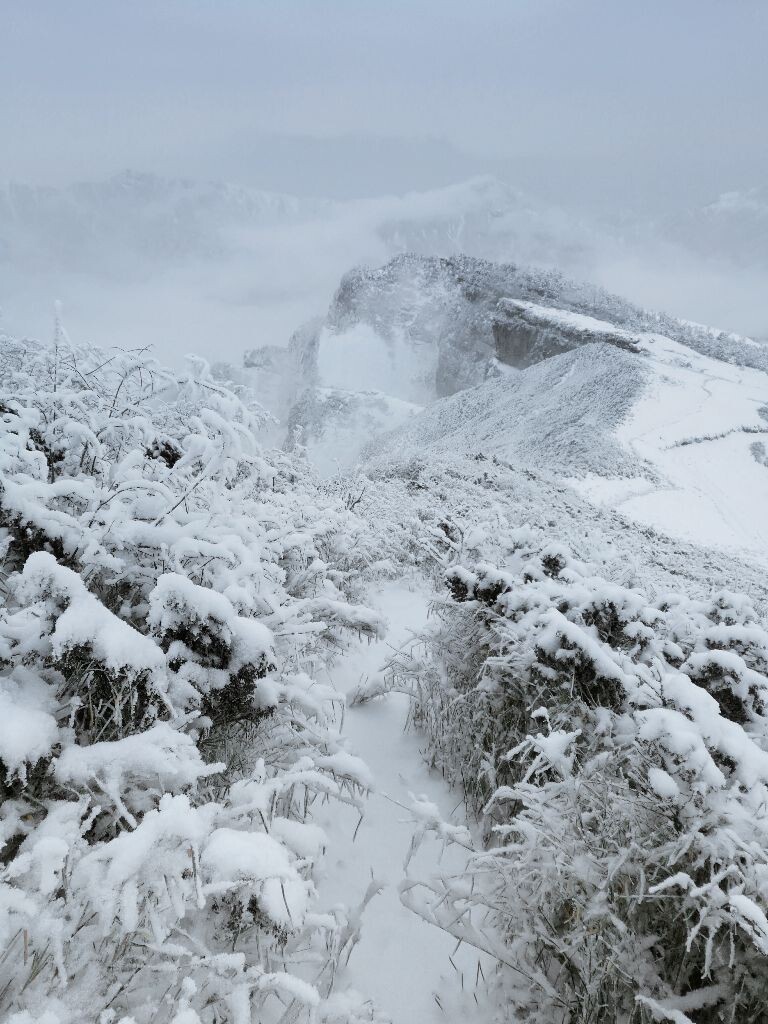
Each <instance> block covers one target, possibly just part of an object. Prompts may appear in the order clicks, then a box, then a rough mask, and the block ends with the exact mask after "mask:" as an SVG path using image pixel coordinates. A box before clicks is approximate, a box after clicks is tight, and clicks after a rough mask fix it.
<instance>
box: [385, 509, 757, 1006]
mask: <svg viewBox="0 0 768 1024" xmlns="http://www.w3.org/2000/svg"><path fill="white" fill-rule="evenodd" d="M512 540H513V543H512V545H511V548H510V551H509V552H508V555H507V558H506V559H505V560H504V564H503V567H501V568H500V567H498V566H497V565H495V564H492V563H490V562H482V561H476V562H474V563H473V564H463V565H462V564H457V565H455V566H454V567H453V568H452V569H450V570H449V572H448V577H447V582H448V585H449V588H450V595H451V596H450V599H448V600H446V601H445V602H444V603H443V604H442V606H441V607H440V609H439V612H440V624H439V626H438V628H437V629H436V631H435V632H434V634H433V636H432V638H431V640H430V642H429V647H430V651H431V658H430V659H427V660H426V661H425V659H421V660H419V659H416V658H414V657H413V656H408V657H404V658H402V659H401V660H400V663H399V664H396V666H395V668H394V670H393V672H394V677H393V680H392V685H402V686H410V687H411V690H412V692H413V693H414V694H415V696H416V709H415V714H416V719H417V722H418V723H420V724H421V725H422V726H424V727H425V728H426V730H427V732H428V735H429V738H430V744H431V756H432V758H433V761H434V763H435V764H437V765H438V766H439V767H440V768H441V769H442V770H443V772H444V773H445V774H446V775H447V776H448V777H449V778H450V779H451V780H452V781H454V782H457V783H460V784H463V786H464V789H465V792H466V793H467V796H468V799H469V802H470V806H473V807H474V808H475V810H476V812H477V814H478V816H479V819H480V822H481V824H482V831H483V834H484V839H485V842H484V844H483V845H482V846H481V847H478V848H477V849H475V850H474V852H471V853H470V854H469V861H468V868H467V873H466V874H465V875H459V876H451V877H443V878H437V879H425V880H418V879H414V878H411V879H408V880H407V881H406V882H405V883H404V884H403V886H402V898H403V900H404V902H405V903H406V905H407V906H409V907H411V908H412V909H413V910H414V911H416V912H417V913H419V914H421V915H422V916H423V917H425V918H426V919H427V920H429V921H431V922H432V923H434V924H436V925H438V926H439V927H441V928H443V929H445V930H447V931H448V932H450V933H451V934H452V935H454V936H455V937H456V939H457V940H461V941H464V942H466V943H469V944H473V945H476V946H478V947H479V948H481V949H485V950H486V951H487V952H489V953H491V954H492V955H493V956H495V957H496V959H497V961H498V963H499V965H500V979H501V980H500V982H499V984H500V986H501V987H502V990H503V992H504V1003H505V1007H506V1009H505V1011H504V1012H505V1016H504V1019H505V1020H508V1019H511V1018H514V1019H516V1020H517V1019H519V1020H526V1021H531V1022H539V1024H553V1022H558V1021H559V1022H569V1024H575V1022H587V1021H590V1022H598V1021H603V1022H606V1024H607V1022H609V1021H611V1022H613V1021H625V1022H650V1021H661V1020H670V1021H675V1022H676V1024H690V1022H696V1024H715V1022H723V1021H729V1022H735V1021H746V1020H763V1019H764V1014H765V1006H766V1005H768V981H766V978H767V977H768V970H767V969H768V631H766V628H765V626H764V624H763V623H762V622H761V621H760V619H759V617H758V615H757V614H756V612H755V611H754V608H753V606H752V604H751V603H750V601H749V600H748V599H747V598H746V597H744V596H740V595H734V594H731V593H728V592H719V593H715V594H714V595H713V596H712V597H711V598H710V599H709V600H692V599H690V598H688V597H685V596H683V595H682V594H680V593H666V594H662V593H660V594H656V595H654V596H652V597H651V596H649V595H648V594H646V593H643V592H642V591H641V590H639V589H631V588H629V587H625V586H619V585H617V584H613V583H610V582H608V581H606V580H605V579H603V578H600V577H599V576H597V575H595V574H594V571H593V569H592V568H591V567H590V566H589V565H587V564H585V563H583V562H580V561H578V560H576V559H575V558H573V557H572V555H571V554H570V553H569V552H568V550H567V549H565V548H564V547H563V546H561V545H560V544H555V543H548V542H547V541H546V540H545V539H544V538H543V537H542V535H541V534H538V533H537V532H535V531H532V530H530V529H527V528H526V529H521V530H520V531H519V532H518V533H517V536H516V537H514V536H513V537H512ZM425 829H426V830H428V831H434V832H436V833H437V834H438V835H439V836H440V837H441V838H442V840H443V841H449V842H451V841H452V842H459V843H460V844H461V845H469V844H468V837H467V834H466V832H465V831H460V834H455V830H453V831H452V828H451V827H450V826H445V825H441V824H440V823H439V822H432V821H429V822H426V824H424V823H422V826H421V834H423V832H424V831H425Z"/></svg>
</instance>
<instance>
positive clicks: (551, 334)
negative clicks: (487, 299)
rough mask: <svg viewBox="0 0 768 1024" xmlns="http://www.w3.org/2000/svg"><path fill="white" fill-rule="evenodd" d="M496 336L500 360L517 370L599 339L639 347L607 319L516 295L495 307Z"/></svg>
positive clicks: (627, 348)
mask: <svg viewBox="0 0 768 1024" xmlns="http://www.w3.org/2000/svg"><path fill="white" fill-rule="evenodd" d="M493 338H494V342H495V347H496V358H497V359H498V360H499V362H500V363H504V364H505V365H507V366H514V367H516V368H517V369H518V370H522V369H525V367H527V366H533V364H534V363H540V362H541V361H542V360H543V359H550V358H551V357H552V356H558V355H562V353H564V352H570V351H571V350H572V349H575V348H580V347H581V346H582V345H593V344H596V343H598V342H603V343H604V344H608V345H615V346H616V348H621V349H624V350H625V351H626V352H634V353H637V352H639V351H640V348H639V347H638V345H637V341H636V339H635V337H634V336H633V335H632V334H630V333H629V332H628V331H623V330H622V329H621V328H620V327H614V326H613V324H609V323H606V322H605V321H604V320H595V319H594V317H589V316H585V315H584V314H583V313H570V312H566V311H565V310H562V309H551V308H549V307H546V306H537V305H536V304H535V303H533V302H521V301H519V300H516V299H502V300H501V301H500V302H499V304H498V306H497V307H496V316H495V317H494V320H493Z"/></svg>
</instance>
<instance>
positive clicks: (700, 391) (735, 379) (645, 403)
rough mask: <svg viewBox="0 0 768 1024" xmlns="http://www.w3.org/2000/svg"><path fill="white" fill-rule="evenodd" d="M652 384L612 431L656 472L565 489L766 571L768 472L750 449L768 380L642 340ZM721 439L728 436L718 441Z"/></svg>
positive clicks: (664, 342)
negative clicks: (757, 563)
mask: <svg viewBox="0 0 768 1024" xmlns="http://www.w3.org/2000/svg"><path fill="white" fill-rule="evenodd" d="M642 345H643V348H644V351H645V352H647V354H648V357H649V358H648V359H647V360H646V363H647V365H648V366H649V367H650V369H651V371H652V373H653V380H652V381H651V382H650V383H649V384H648V386H647V387H646V388H645V389H644V391H643V392H642V395H641V396H640V398H639V399H638V401H637V402H636V403H635V405H634V407H633V409H632V411H631V412H630V414H629V415H628V416H627V418H626V419H625V420H624V422H623V423H621V424H620V425H619V426H618V428H617V432H616V436H617V439H618V440H619V442H620V443H621V444H622V445H623V446H624V447H625V449H626V451H627V453H628V454H630V455H631V456H633V457H634V458H635V459H640V460H643V461H644V462H645V463H646V465H647V466H648V467H649V469H650V470H652V471H653V473H654V474H655V477H656V478H654V477H653V476H651V474H650V473H649V475H648V477H642V476H640V475H638V476H634V477H632V478H630V479H623V478H611V477H609V478H607V479H606V478H600V477H598V476H596V475H591V476H588V477H584V478H582V479H581V480H578V479H573V478H572V479H570V480H569V482H570V483H571V484H572V486H574V487H575V488H576V489H577V490H578V491H579V492H580V493H581V494H583V495H585V496H587V497H589V498H591V499H592V500H594V501H596V502H598V503H601V504H605V505H609V506H611V507H613V508H615V509H617V510H619V511H621V512H622V513H624V514H625V515H627V516H629V517H630V518H632V519H634V520H636V521H638V522H640V523H645V524H647V525H649V526H653V527H655V528H657V529H659V530H662V531H664V532H666V533H669V534H672V535H674V536H678V537H681V538H684V539H685V540H688V541H691V542H693V543H697V544H701V545H704V546H717V547H722V548H725V549H728V550H731V551H733V552H734V553H739V554H741V555H742V556H746V557H747V558H750V559H754V558H757V559H759V560H760V561H761V562H762V563H763V564H765V565H768V515H767V514H766V509H768V472H766V469H765V467H764V466H762V465H760V463H759V462H758V461H757V460H756V459H755V458H754V456H753V455H752V453H751V451H750V445H751V444H752V443H753V442H754V441H755V440H756V439H759V437H760V434H756V433H753V432H751V431H767V432H768V422H767V421H766V420H765V419H763V418H762V417H761V416H760V415H759V414H758V409H759V408H760V407H761V406H763V405H765V404H766V402H768V374H766V373H763V372H762V371H760V370H754V369H750V368H747V367H739V366H735V365H732V364H730V363H725V362H721V361H719V360H714V359H710V358H708V357H706V356H702V355H699V354H698V353H696V352H693V351H692V350H691V349H689V348H686V347H684V346H683V345H680V344H678V343H677V342H674V341H671V340H669V339H668V338H663V337H661V336H653V335H646V336H644V337H643V338H642ZM719 435H725V436H719Z"/></svg>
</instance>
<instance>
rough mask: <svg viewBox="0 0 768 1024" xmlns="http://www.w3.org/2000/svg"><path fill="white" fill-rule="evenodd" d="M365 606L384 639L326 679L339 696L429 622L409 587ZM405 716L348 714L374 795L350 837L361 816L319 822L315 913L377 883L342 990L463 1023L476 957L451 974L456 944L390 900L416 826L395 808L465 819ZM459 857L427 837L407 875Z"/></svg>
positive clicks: (392, 710)
mask: <svg viewBox="0 0 768 1024" xmlns="http://www.w3.org/2000/svg"><path fill="white" fill-rule="evenodd" d="M369 603H371V604H373V605H374V606H376V607H377V608H378V609H379V610H380V611H382V612H383V613H384V615H385V616H386V618H387V620H388V622H389V634H388V636H387V638H386V640H385V641H383V642H377V643H372V644H367V643H365V642H361V643H357V644H355V645H354V646H353V648H352V649H351V650H350V651H349V652H348V654H347V655H346V656H345V657H344V659H343V660H341V661H340V662H339V663H337V664H336V665H335V666H334V667H333V668H332V669H331V678H332V680H333V683H334V685H335V686H336V687H337V689H339V690H340V691H342V692H349V691H350V690H352V689H354V688H355V687H356V686H357V685H358V684H359V683H360V682H361V680H366V679H373V678H374V677H375V676H376V675H377V674H378V673H379V672H380V670H381V668H382V666H383V665H384V664H385V663H386V662H387V660H388V659H389V657H390V656H391V654H392V651H393V648H397V647H399V646H401V645H402V644H403V643H405V642H407V641H408V639H409V637H410V635H411V633H412V632H418V631H419V630H420V629H421V628H422V627H423V626H424V624H425V622H426V618H427V612H428V607H427V605H428V598H427V595H426V593H424V592H423V591H420V590H417V589H409V587H408V585H407V584H406V583H397V584H389V585H386V586H385V587H383V588H382V589H381V590H380V591H378V592H377V593H376V594H375V595H373V596H372V598H371V599H370V601H369ZM407 714H408V698H407V697H406V696H405V695H404V694H396V693H395V694H388V695H387V696H386V697H383V698H379V699H377V700H374V701H371V702H370V703H368V704H365V705H362V706H358V707H352V708H349V709H348V710H347V712H346V718H345V722H344V734H345V736H346V746H347V748H348V749H349V750H350V752H352V753H355V754H358V755H359V756H361V757H362V758H363V759H364V760H365V761H366V762H367V764H368V766H369V768H370V769H371V772H372V773H373V777H374V792H373V793H372V795H371V796H370V798H369V800H368V803H367V808H366V812H365V816H364V818H363V821H362V823H361V824H360V827H359V828H358V829H357V834H356V835H355V829H356V826H357V824H358V816H357V814H356V813H355V812H354V811H352V810H350V809H348V808H338V807H336V808H329V809H328V811H327V817H326V818H325V819H324V818H322V817H318V818H317V819H316V820H317V821H318V823H319V824H321V825H322V826H323V827H324V828H325V830H326V832H328V833H329V839H330V843H329V851H328V858H327V861H326V864H325V871H324V875H321V881H320V884H319V896H320V901H319V905H320V906H321V907H322V908H328V907H331V906H333V905H334V904H336V903H346V904H348V905H352V906H353V905H357V904H358V903H359V902H360V900H361V899H362V897H363V895H364V893H365V890H366V888H367V886H368V884H369V882H370V881H371V878H372V877H373V878H376V879H377V880H379V881H380V882H382V883H383V884H384V888H383V889H382V891H381V892H380V893H379V895H378V896H376V897H374V899H373V900H372V901H371V903H370V904H369V905H368V907H367V909H366V910H365V913H364V915H363V926H362V937H361V939H360V942H359V944H358V945H357V947H356V948H355V950H354V952H353V953H352V957H351V960H350V964H349V967H348V969H347V970H346V972H345V974H344V976H343V978H342V979H340V980H341V981H342V985H341V986H340V987H352V988H355V989H357V990H358V991H359V992H361V993H364V994H365V995H367V996H370V997H371V998H372V999H373V1000H374V1001H375V1003H376V1005H377V1008H378V1009H379V1010H380V1011H382V1012H384V1013H386V1014H388V1015H389V1016H390V1017H391V1018H392V1021H393V1024H430V1022H433V1021H435V1022H436V1021H440V1022H442V1024H446V1022H447V1021H456V1022H458V1021H470V1020H472V1017H473V1014H472V1011H473V1010H477V1007H476V1005H475V1000H474V997H473V996H472V989H473V988H474V984H475V976H476V972H477V954H476V953H473V952H472V951H471V950H468V949H465V948H464V947H462V948H461V949H460V950H459V952H458V953H457V954H455V955H453V957H452V959H453V962H454V964H455V965H456V969H454V967H453V966H452V964H451V960H450V959H449V956H450V955H451V954H452V953H453V950H454V947H455V945H456V943H455V941H454V940H453V939H452V938H451V937H449V936H448V935H446V934H444V933H443V932H441V931H439V930H438V929H437V928H434V927H432V926H430V925H428V924H426V923H425V922H423V921H422V920H421V919H420V918H418V917H417V916H416V915H415V914H413V913H412V912H411V911H409V910H406V908H405V907H403V906H402V904H401V903H400V899H399V896H398V892H397V885H398V883H399V882H400V880H401V879H402V878H403V860H404V857H405V854H406V852H407V850H408V847H409V844H410V840H411V836H412V833H413V826H412V824H411V822H410V821H409V820H408V819H409V817H410V816H409V813H408V812H407V811H406V810H404V809H403V807H401V806H398V804H397V803H395V802H393V801H398V802H399V803H402V804H407V803H408V794H409V792H412V793H414V794H419V795H421V794H424V795H425V796H426V797H427V798H428V799H429V800H431V801H433V802H434V803H435V804H437V805H438V807H439V808H440V811H441V813H442V815H443V817H444V818H446V819H447V818H451V817H452V820H455V821H457V822H458V821H460V820H461V815H462V813H463V811H462V807H463V805H462V802H461V797H460V795H459V794H457V793H455V792H453V791H451V790H449V789H448V787H447V785H446V784H445V783H444V782H443V780H442V778H441V777H440V776H438V775H437V774H436V773H433V772H430V771H429V769H428V768H427V766H426V764H425V762H424V760H423V757H422V754H421V749H420V742H419V737H418V735H415V734H414V733H413V732H407V733H406V732H404V725H405V722H406V717H407ZM457 805H459V806H458V807H457ZM454 811H455V813H454V814H453V815H452V812H454ZM459 853H460V851H458V850H456V849H455V848H454V850H447V851H445V853H444V854H443V856H442V859H441V858H440V854H441V844H440V843H438V842H437V841H436V840H435V839H433V838H431V837H430V838H428V839H426V840H425V842H424V844H423V846H422V849H421V850H420V851H419V852H418V853H417V854H416V856H415V857H414V858H413V861H412V862H411V870H410V873H411V874H412V875H415V876H417V877H420V878H424V877H427V876H429V875H430V874H433V873H436V872H438V871H440V870H446V869H450V870H460V869H461V868H462V866H463V858H462V857H461V856H459ZM486 970H487V967H486ZM462 971H463V973H464V979H463V982H464V990H465V994H464V996H462V995H461V976H460V972H462ZM451 992H452V993H453V994H452V995H448V994H446V993H451ZM436 995H437V999H438V1000H439V1003H438V1001H437V1000H436V998H435V996H436ZM441 1007H442V1009H441Z"/></svg>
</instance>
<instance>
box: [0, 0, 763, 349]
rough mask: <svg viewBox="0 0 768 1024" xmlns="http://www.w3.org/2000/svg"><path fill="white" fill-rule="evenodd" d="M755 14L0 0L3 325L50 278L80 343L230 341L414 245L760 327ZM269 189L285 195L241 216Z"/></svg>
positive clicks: (596, 5)
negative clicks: (228, 186)
mask: <svg viewBox="0 0 768 1024" xmlns="http://www.w3.org/2000/svg"><path fill="white" fill-rule="evenodd" d="M767 33H768V5H766V4H765V3H764V0H737V2H725V0H697V2H693V0H675V3H673V4H670V3H669V2H656V0H651V2H648V3H644V4H633V5H630V4H628V3H616V0H612V2H608V0H600V2H598V0H584V2H579V3H573V2H565V0H509V2H505V3H501V2H499V0H492V2H491V0H479V2H475V3H473V4H465V3H457V2H454V0H443V2H441V3H437V2H419V3H406V2H404V0H390V2H387V3H383V2H382V3H360V2H353V0H328V2H325V3H322V4H320V3H317V2H310V0H289V2H284V3H279V4H278V3H275V2H260V0H217V2H214V0H194V2H189V0H175V2H166V0H162V2H152V3H150V2H139V3H134V4H125V3H118V2H113V0H99V2H96V0H93V2H84V0H73V2H71V3H68V4H66V5H64V4H61V3H58V2H53V0H40V2H37V3H35V4H28V3H24V2H21V0H8V2H6V3H4V4H3V5H2V7H0V57H1V58H2V59H1V60H0V182H14V183H20V184H22V185H26V186H30V188H29V189H26V190H22V191H19V189H18V188H16V189H15V190H14V189H13V188H10V189H6V191H5V193H3V194H2V196H3V197H4V198H3V197H0V305H2V307H3V313H4V320H3V324H4V326H5V328H6V329H7V330H12V331H14V332H19V333H31V334H39V335H44V334H45V333H46V332H47V331H48V330H49V322H50V310H51V307H52V303H53V301H54V299H57V298H58V299H61V300H62V301H63V303H64V309H65V317H66V319H67V322H68V324H69V328H70V331H71V332H74V333H75V334H79V335H81V336H83V337H86V336H87V339H88V340H93V341H102V342H103V343H107V344H114V343H119V344H126V343H151V344H153V345H155V346H156V348H157V350H158V353H159V354H160V355H162V357H163V358H166V359H170V360H175V359H177V358H178V357H179V356H180V355H181V354H183V353H184V352H185V351H187V350H188V349H189V348H194V349H197V350H199V351H202V352H203V353H204V354H208V353H211V352H215V353H216V354H217V355H221V354H223V355H224V356H226V358H228V359H231V360H233V361H236V362H237V361H239V359H240V355H241V353H242V351H243V349H244V348H245V347H248V346H249V345H253V344H256V343H260V342H263V343H274V344H284V343H285V342H286V340H287V338H288V336H289V335H290V332H291V331H292V330H293V329H294V328H295V327H296V326H298V324H299V323H300V322H301V321H302V320H304V319H306V318H307V317H310V316H313V315H317V314H320V313H322V312H323V310H324V308H325V307H326V306H327V304H328V301H329V298H330V296H331V294H332V292H333V289H334V287H335V286H336V284H337V282H338V279H339V277H340V275H341V274H342V273H343V272H344V271H345V270H347V269H348V268H349V267H351V266H352V265H354V264H356V263H359V262H367V263H374V264H375V263H377V262H382V261H383V260H385V259H387V258H388V256H390V255H391V254H392V253H393V252H397V251H401V250H402V249H404V248H408V247H411V248H416V249H417V250H419V251H424V252H437V253H442V254H448V253H451V252H455V251H458V250H460V249H463V250H466V251H469V252H471V253H474V254H476V255H480V256H486V257H489V258H495V259H507V260H516V261H523V262H533V263H536V264H538V265H545V266H552V267H557V268H558V269H561V270H562V271H563V272H564V273H566V274H568V275H570V276H573V277H576V278H581V279H585V280H590V281H593V282H595V283H596V284H599V285H603V286H605V287H607V288H610V289H613V290H616V291H618V292H620V293H622V294H624V295H626V296H627V297H629V298H631V299H633V300H635V301H637V302H639V303H641V304H645V305H648V306H652V307H657V308H662V309H665V310H667V311H669V312H671V313H674V314H676V315H679V316H682V317H686V318H690V319H695V320H700V321H704V322H708V323H712V324H714V325H716V326H719V327H723V328H726V329H729V330H736V331H740V332H746V333H751V334H754V335H757V336H768V309H767V308H766V302H765V298H764V294H765V277H766V272H767V271H768V188H767V186H768V132H766V130H765V108H766V100H768V71H767V70H766V62H765V60H764V52H763V51H764V41H765V39H766V38H767V37H768V35H767ZM126 169H133V170H134V171H138V172H141V173H142V174H149V175H154V176H157V177H156V179H147V180H144V179H140V180H139V184H137V181H136V179H135V178H128V179H127V180H128V182H129V184H128V185H126V179H125V177H124V176H123V175H124V172H125V170H126ZM115 175H118V176H122V177H119V178H118V179H117V181H118V183H120V184H119V185H118V186H115V185H114V182H112V184H110V179H113V177H114V176H115ZM178 178H182V179H185V180H187V181H188V182H214V183H221V182H230V183H234V184H235V185H236V186H238V188H241V189H242V193H239V192H238V193H237V195H238V196H240V198H239V199H237V200H236V201H233V200H232V196H231V195H230V200H228V201H227V202H225V201H224V200H222V198H221V196H220V195H218V196H216V197H214V199H212V198H211V194H210V189H209V190H208V191H205V190H203V192H204V194H203V197H202V199H201V197H200V194H199V191H198V192H195V191H194V189H190V187H189V186H184V187H179V186H178V185H177V184H174V183H173V182H171V183H168V184H167V187H165V186H161V185H158V183H157V182H158V181H160V182H162V181H164V180H165V179H178ZM478 178H480V179H481V180H482V181H484V182H485V183H486V184H485V185H484V186H483V187H482V188H479V189H478V188H477V187H476V185H472V184H471V183H472V182H473V181H475V182H476V181H477V179H478ZM147 181H154V182H155V183H154V184H147ZM489 181H493V182H494V184H493V186H490V185H488V182H489ZM73 182H91V183H96V184H95V185H94V186H93V188H91V189H90V190H88V189H86V190H83V189H79V190H78V189H75V190H74V191H73V190H72V189H71V188H70V185H71V183H73ZM467 182H469V183H470V184H465V183H467ZM104 183H106V184H104ZM32 186H37V187H38V189H37V190H35V189H34V188H31V187H32ZM39 187H46V188H47V189H54V190H55V191H53V192H52V191H46V190H42V191H41V190H40V188H39ZM217 187H218V186H217ZM264 190H265V191H268V192H277V193H281V194H284V195H287V196H292V197H296V202H295V203H294V204H293V205H291V203H284V204H283V205H282V206H281V207H280V209H279V210H277V211H276V212H275V211H274V210H273V211H272V212H271V213H269V215H266V214H264V212H263V211H262V213H261V214H259V215H256V214H255V213H253V212H251V214H249V215H248V216H247V217H244V218H243V219H242V222H238V217H237V215H236V212H235V213H233V210H235V211H236V209H237V204H238V203H240V207H241V208H242V205H243V203H245V204H246V205H248V204H251V203H252V202H256V200H254V199H253V197H254V196H258V195H260V193H261V192H262V191H264ZM193 193H194V194H193ZM722 193H737V197H736V199H735V201H733V202H731V203H730V204H729V203H725V204H723V203H722V202H721V203H720V205H715V206H714V207H713V206H712V205H711V204H713V203H714V202H715V201H716V200H717V197H718V196H720V195H721V194H722ZM116 195H117V199H116V198H115V197H116ZM243 197H246V198H243ZM248 197H250V198H248ZM318 199H320V200H327V202H315V200H318ZM228 203H229V205H228ZM3 204H4V205H3ZM185 223H189V224H191V225H192V226H193V230H191V231H187V232H186V233H185V232H184V231H183V230H181V228H180V227H179V224H185ZM393 225H394V227H393ZM169 234H171V235H173V244H167V243H168V236H169Z"/></svg>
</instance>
